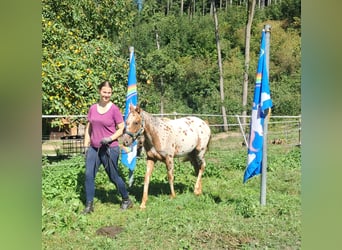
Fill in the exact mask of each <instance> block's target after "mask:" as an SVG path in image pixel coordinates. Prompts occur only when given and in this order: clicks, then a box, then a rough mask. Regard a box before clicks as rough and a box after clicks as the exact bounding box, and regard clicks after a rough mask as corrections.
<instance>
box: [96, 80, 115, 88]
mask: <svg viewBox="0 0 342 250" xmlns="http://www.w3.org/2000/svg"><path fill="white" fill-rule="evenodd" d="M102 87H109V88H110V89H112V90H113V86H112V84H111V83H110V82H109V81H103V82H101V83H100V84H99V86H97V88H98V90H101V89H102Z"/></svg>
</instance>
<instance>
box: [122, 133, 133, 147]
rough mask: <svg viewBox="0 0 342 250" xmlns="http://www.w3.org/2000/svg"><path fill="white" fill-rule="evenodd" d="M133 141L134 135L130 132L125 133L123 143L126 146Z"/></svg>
mask: <svg viewBox="0 0 342 250" xmlns="http://www.w3.org/2000/svg"><path fill="white" fill-rule="evenodd" d="M132 143H133V138H132V136H130V135H129V134H123V136H122V144H123V145H124V146H125V147H128V146H130V145H131V144H132Z"/></svg>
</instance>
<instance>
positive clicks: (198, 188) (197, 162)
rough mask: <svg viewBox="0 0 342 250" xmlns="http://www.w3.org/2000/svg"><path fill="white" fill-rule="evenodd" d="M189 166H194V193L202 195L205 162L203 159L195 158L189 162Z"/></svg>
mask: <svg viewBox="0 0 342 250" xmlns="http://www.w3.org/2000/svg"><path fill="white" fill-rule="evenodd" d="M191 164H192V165H193V166H194V169H195V174H196V175H197V180H196V183H195V188H194V193H195V195H200V194H202V175H203V173H204V170H205V160H204V158H200V157H198V156H197V157H196V158H193V159H192V160H191Z"/></svg>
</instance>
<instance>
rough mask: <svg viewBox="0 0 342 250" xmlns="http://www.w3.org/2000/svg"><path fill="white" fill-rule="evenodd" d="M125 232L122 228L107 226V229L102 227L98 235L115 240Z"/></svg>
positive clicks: (97, 232) (98, 230) (97, 231)
mask: <svg viewBox="0 0 342 250" xmlns="http://www.w3.org/2000/svg"><path fill="white" fill-rule="evenodd" d="M122 231H123V228H122V227H119V226H106V227H101V228H99V229H97V230H96V234H97V235H102V236H107V237H109V238H112V239H114V238H115V237H116V235H118V234H119V233H121V232H122Z"/></svg>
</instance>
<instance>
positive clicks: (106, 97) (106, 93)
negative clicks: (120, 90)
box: [100, 86, 112, 102]
mask: <svg viewBox="0 0 342 250" xmlns="http://www.w3.org/2000/svg"><path fill="white" fill-rule="evenodd" d="M111 96H112V89H111V88H110V87H105V86H104V87H102V88H101V89H100V100H101V101H103V102H109V101H110V97H111Z"/></svg>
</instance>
